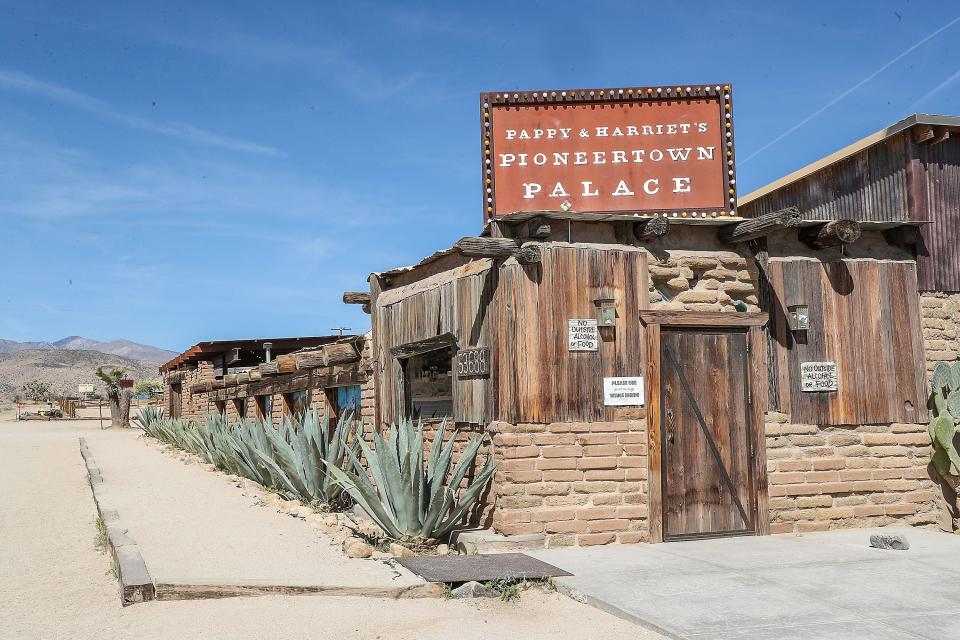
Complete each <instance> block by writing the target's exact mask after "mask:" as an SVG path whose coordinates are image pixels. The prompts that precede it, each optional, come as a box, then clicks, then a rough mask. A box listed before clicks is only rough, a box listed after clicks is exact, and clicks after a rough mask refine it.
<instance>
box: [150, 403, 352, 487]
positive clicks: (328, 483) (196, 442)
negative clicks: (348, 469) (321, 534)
mask: <svg viewBox="0 0 960 640" xmlns="http://www.w3.org/2000/svg"><path fill="white" fill-rule="evenodd" d="M143 424H144V430H145V431H146V432H147V433H148V434H150V435H152V436H154V437H155V438H157V439H159V440H162V441H164V442H167V443H169V444H172V445H174V446H177V447H180V448H181V449H185V450H187V451H191V452H193V453H196V454H199V455H200V456H202V457H204V458H205V459H206V460H207V461H208V462H209V463H210V464H212V465H214V466H215V467H216V468H218V469H220V470H222V471H226V472H227V473H232V474H234V475H238V476H242V477H244V478H249V479H250V480H254V481H256V482H259V483H260V484H262V485H264V486H266V487H271V488H274V489H276V490H277V491H278V492H279V493H281V494H282V495H284V496H285V497H287V498H296V499H298V500H301V501H303V502H306V503H322V504H328V505H329V504H335V503H336V502H338V500H339V498H340V497H341V495H342V494H343V489H342V488H341V487H340V486H339V485H338V484H337V483H336V482H335V480H334V479H333V477H332V476H330V474H329V473H328V471H327V470H328V468H330V467H331V466H335V467H338V468H339V467H344V466H345V465H347V464H350V459H351V458H350V457H349V456H352V458H357V457H358V456H359V454H360V442H361V441H362V440H363V427H362V425H361V423H360V421H359V420H356V419H354V416H353V415H351V414H346V415H344V416H342V417H341V418H340V420H338V422H337V426H336V427H335V428H334V430H333V433H331V434H329V435H328V429H327V421H326V419H325V418H324V419H321V418H320V417H319V416H318V414H317V412H316V411H307V412H305V413H304V414H303V417H302V419H300V420H298V421H294V420H292V419H291V418H290V417H284V419H283V420H281V422H280V424H279V425H278V426H277V427H276V428H274V427H273V425H272V424H268V423H266V422H262V421H258V420H242V421H240V422H236V423H233V424H231V423H230V422H229V421H228V420H227V419H226V417H224V416H223V415H222V414H210V415H208V416H207V418H206V420H205V421H204V423H203V424H197V423H195V422H189V421H185V420H177V419H166V420H164V419H158V420H152V421H149V420H146V421H144V422H143Z"/></svg>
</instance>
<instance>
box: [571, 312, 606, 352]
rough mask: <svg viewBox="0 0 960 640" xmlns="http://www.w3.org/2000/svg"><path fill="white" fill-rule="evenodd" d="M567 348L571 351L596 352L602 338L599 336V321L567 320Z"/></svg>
mask: <svg viewBox="0 0 960 640" xmlns="http://www.w3.org/2000/svg"><path fill="white" fill-rule="evenodd" d="M567 327H568V334H567V346H568V347H569V349H570V351H596V350H597V348H598V346H599V344H600V338H599V336H598V335H597V321H596V319H593V320H567Z"/></svg>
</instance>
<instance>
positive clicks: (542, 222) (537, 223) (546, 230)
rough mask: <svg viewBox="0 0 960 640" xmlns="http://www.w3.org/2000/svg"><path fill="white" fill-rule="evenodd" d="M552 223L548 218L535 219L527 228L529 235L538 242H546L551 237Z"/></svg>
mask: <svg viewBox="0 0 960 640" xmlns="http://www.w3.org/2000/svg"><path fill="white" fill-rule="evenodd" d="M550 231H551V229H550V221H549V220H547V219H546V218H534V219H533V220H531V221H530V224H529V225H528V226H527V235H528V236H529V237H531V238H536V239H537V240H546V239H547V238H549V237H550Z"/></svg>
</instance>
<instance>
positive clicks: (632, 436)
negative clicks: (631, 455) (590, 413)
mask: <svg viewBox="0 0 960 640" xmlns="http://www.w3.org/2000/svg"><path fill="white" fill-rule="evenodd" d="M591 435H599V434H591ZM617 442H618V443H619V444H646V443H647V435H646V434H645V433H618V434H617Z"/></svg>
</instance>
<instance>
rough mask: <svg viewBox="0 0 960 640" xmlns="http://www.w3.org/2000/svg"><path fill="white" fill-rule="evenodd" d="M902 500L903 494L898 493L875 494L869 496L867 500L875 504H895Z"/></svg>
mask: <svg viewBox="0 0 960 640" xmlns="http://www.w3.org/2000/svg"><path fill="white" fill-rule="evenodd" d="M901 499H902V498H901V494H897V493H875V494H873V495H870V496H867V500H869V501H870V502H872V503H873V504H893V503H894V502H900V500H901Z"/></svg>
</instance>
